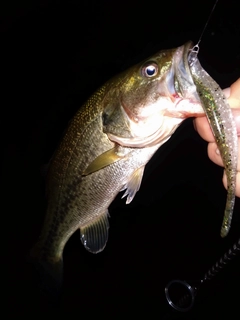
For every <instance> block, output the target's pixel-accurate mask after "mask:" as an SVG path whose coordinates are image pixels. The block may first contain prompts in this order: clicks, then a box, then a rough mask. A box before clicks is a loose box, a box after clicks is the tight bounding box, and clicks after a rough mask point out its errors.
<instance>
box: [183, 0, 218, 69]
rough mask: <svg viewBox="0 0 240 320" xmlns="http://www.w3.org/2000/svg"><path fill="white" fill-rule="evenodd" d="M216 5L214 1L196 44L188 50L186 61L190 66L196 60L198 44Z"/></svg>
mask: <svg viewBox="0 0 240 320" xmlns="http://www.w3.org/2000/svg"><path fill="white" fill-rule="evenodd" d="M217 3H218V0H216V1H215V3H214V5H213V7H212V10H211V12H210V14H209V16H208V19H207V21H206V23H205V25H204V27H203V30H202V32H201V34H200V37H199V40H198V43H197V44H196V45H195V46H194V47H193V48H192V49H190V50H189V51H190V53H189V57H188V59H189V64H190V66H192V65H193V63H194V61H195V60H196V58H197V55H198V52H199V44H200V42H201V40H202V37H203V34H204V32H205V30H206V28H207V26H208V24H209V21H210V19H211V17H212V14H213V11H214V10H215V8H216V5H217Z"/></svg>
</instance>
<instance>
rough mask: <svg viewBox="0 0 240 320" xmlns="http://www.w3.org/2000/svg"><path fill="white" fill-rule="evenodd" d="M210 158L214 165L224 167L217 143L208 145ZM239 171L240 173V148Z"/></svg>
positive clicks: (239, 149)
mask: <svg viewBox="0 0 240 320" xmlns="http://www.w3.org/2000/svg"><path fill="white" fill-rule="evenodd" d="M238 145H240V138H238ZM208 156H209V158H210V159H211V160H212V161H213V162H214V163H216V164H217V165H219V166H221V167H224V165H223V161H222V157H221V155H220V152H219V151H218V148H217V144H216V143H215V142H211V143H209V144H208ZM237 171H239V172H240V148H238V164H237Z"/></svg>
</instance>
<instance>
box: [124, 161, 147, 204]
mask: <svg viewBox="0 0 240 320" xmlns="http://www.w3.org/2000/svg"><path fill="white" fill-rule="evenodd" d="M144 168H145V166H143V167H140V168H139V169H137V170H136V171H134V173H133V174H132V176H131V177H130V179H129V180H128V182H127V183H126V184H125V185H124V187H123V188H122V190H121V191H123V190H125V189H126V191H125V192H124V194H123V196H122V198H124V197H126V196H127V201H126V204H129V203H130V202H131V201H132V200H133V198H134V196H135V194H136V192H137V191H138V190H139V188H140V186H141V182H142V177H143V172H144Z"/></svg>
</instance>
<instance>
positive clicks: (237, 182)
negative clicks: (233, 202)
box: [222, 170, 240, 197]
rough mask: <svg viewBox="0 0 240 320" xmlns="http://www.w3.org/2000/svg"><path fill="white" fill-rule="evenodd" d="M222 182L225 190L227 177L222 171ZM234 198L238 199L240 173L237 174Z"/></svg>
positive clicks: (239, 194) (239, 195)
mask: <svg viewBox="0 0 240 320" xmlns="http://www.w3.org/2000/svg"><path fill="white" fill-rule="evenodd" d="M222 181H223V185H224V187H225V189H227V175H226V172H225V170H224V174H223V179H222ZM236 196H237V197H240V172H238V173H237V181H236Z"/></svg>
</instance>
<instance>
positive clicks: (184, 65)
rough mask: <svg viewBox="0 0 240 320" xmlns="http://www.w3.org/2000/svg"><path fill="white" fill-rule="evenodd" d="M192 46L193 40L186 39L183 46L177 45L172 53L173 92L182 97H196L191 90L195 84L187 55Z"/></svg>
mask: <svg viewBox="0 0 240 320" xmlns="http://www.w3.org/2000/svg"><path fill="white" fill-rule="evenodd" d="M193 46H194V44H193V42H192V41H188V42H187V43H185V44H184V45H183V46H181V47H178V48H177V50H176V52H175V54H174V61H173V65H174V77H175V81H174V88H175V92H176V93H177V94H178V95H179V96H180V97H182V98H183V99H185V98H187V99H189V98H191V97H192V98H195V99H196V98H197V97H196V96H195V94H194V93H193V92H192V91H195V84H194V82H193V78H192V74H191V60H190V56H189V54H190V53H191V49H192V48H193ZM196 59H197V57H196ZM197 100H198V99H197Z"/></svg>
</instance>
